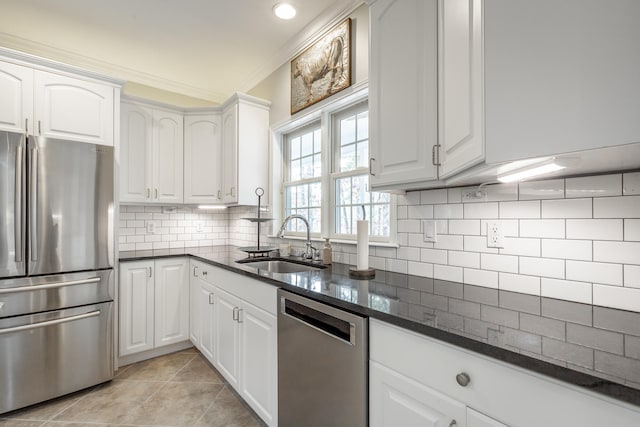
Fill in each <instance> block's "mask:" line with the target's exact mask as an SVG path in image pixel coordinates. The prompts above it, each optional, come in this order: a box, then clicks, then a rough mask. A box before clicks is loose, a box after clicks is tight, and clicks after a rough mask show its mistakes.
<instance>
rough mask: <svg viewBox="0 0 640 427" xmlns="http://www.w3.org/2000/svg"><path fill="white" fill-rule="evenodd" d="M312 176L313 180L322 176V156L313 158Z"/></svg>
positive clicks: (318, 155) (317, 155)
mask: <svg viewBox="0 0 640 427" xmlns="http://www.w3.org/2000/svg"><path fill="white" fill-rule="evenodd" d="M313 176H314V178H317V177H321V176H322V154H316V155H315V156H313Z"/></svg>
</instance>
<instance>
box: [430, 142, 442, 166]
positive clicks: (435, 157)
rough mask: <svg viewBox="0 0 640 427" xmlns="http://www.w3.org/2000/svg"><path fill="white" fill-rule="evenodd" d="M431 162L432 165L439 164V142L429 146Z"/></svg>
mask: <svg viewBox="0 0 640 427" xmlns="http://www.w3.org/2000/svg"><path fill="white" fill-rule="evenodd" d="M431 163H433V166H441V165H440V144H436V145H434V146H433V147H432V148H431Z"/></svg>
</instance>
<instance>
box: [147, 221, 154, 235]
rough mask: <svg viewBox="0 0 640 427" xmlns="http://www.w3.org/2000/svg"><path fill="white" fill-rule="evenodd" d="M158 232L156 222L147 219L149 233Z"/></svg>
mask: <svg viewBox="0 0 640 427" xmlns="http://www.w3.org/2000/svg"><path fill="white" fill-rule="evenodd" d="M155 232H156V224H155V222H153V221H147V233H148V234H155Z"/></svg>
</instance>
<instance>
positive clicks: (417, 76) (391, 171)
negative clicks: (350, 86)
mask: <svg viewBox="0 0 640 427" xmlns="http://www.w3.org/2000/svg"><path fill="white" fill-rule="evenodd" d="M437 18H438V15H437V0H378V1H376V2H375V3H373V4H372V5H371V7H370V8H369V21H370V46H369V114H370V120H369V127H370V135H369V138H370V139H369V141H370V144H371V167H372V170H371V174H372V176H371V178H370V182H371V187H372V188H373V189H384V188H392V187H393V186H395V185H398V186H402V184H411V183H420V182H424V181H430V180H435V179H436V178H437V167H436V166H434V164H433V159H432V150H433V147H434V146H435V145H436V144H437V137H438V121H437V117H438V116H437V108H438V97H437V95H438V93H437V86H438V85H437V71H438V68H437V58H438V51H437V47H438V45H437V36H438V21H437Z"/></svg>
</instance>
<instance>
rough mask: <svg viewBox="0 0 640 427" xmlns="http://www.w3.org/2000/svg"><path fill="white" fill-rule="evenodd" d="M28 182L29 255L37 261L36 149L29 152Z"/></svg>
mask: <svg viewBox="0 0 640 427" xmlns="http://www.w3.org/2000/svg"><path fill="white" fill-rule="evenodd" d="M30 168H31V170H30V172H31V175H30V177H29V178H30V182H29V190H30V196H31V198H30V199H29V233H30V235H31V244H30V247H29V252H30V254H31V261H37V260H38V233H37V230H38V225H37V220H38V219H37V216H38V215H37V202H38V149H37V148H36V147H33V150H32V152H31V165H30Z"/></svg>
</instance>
